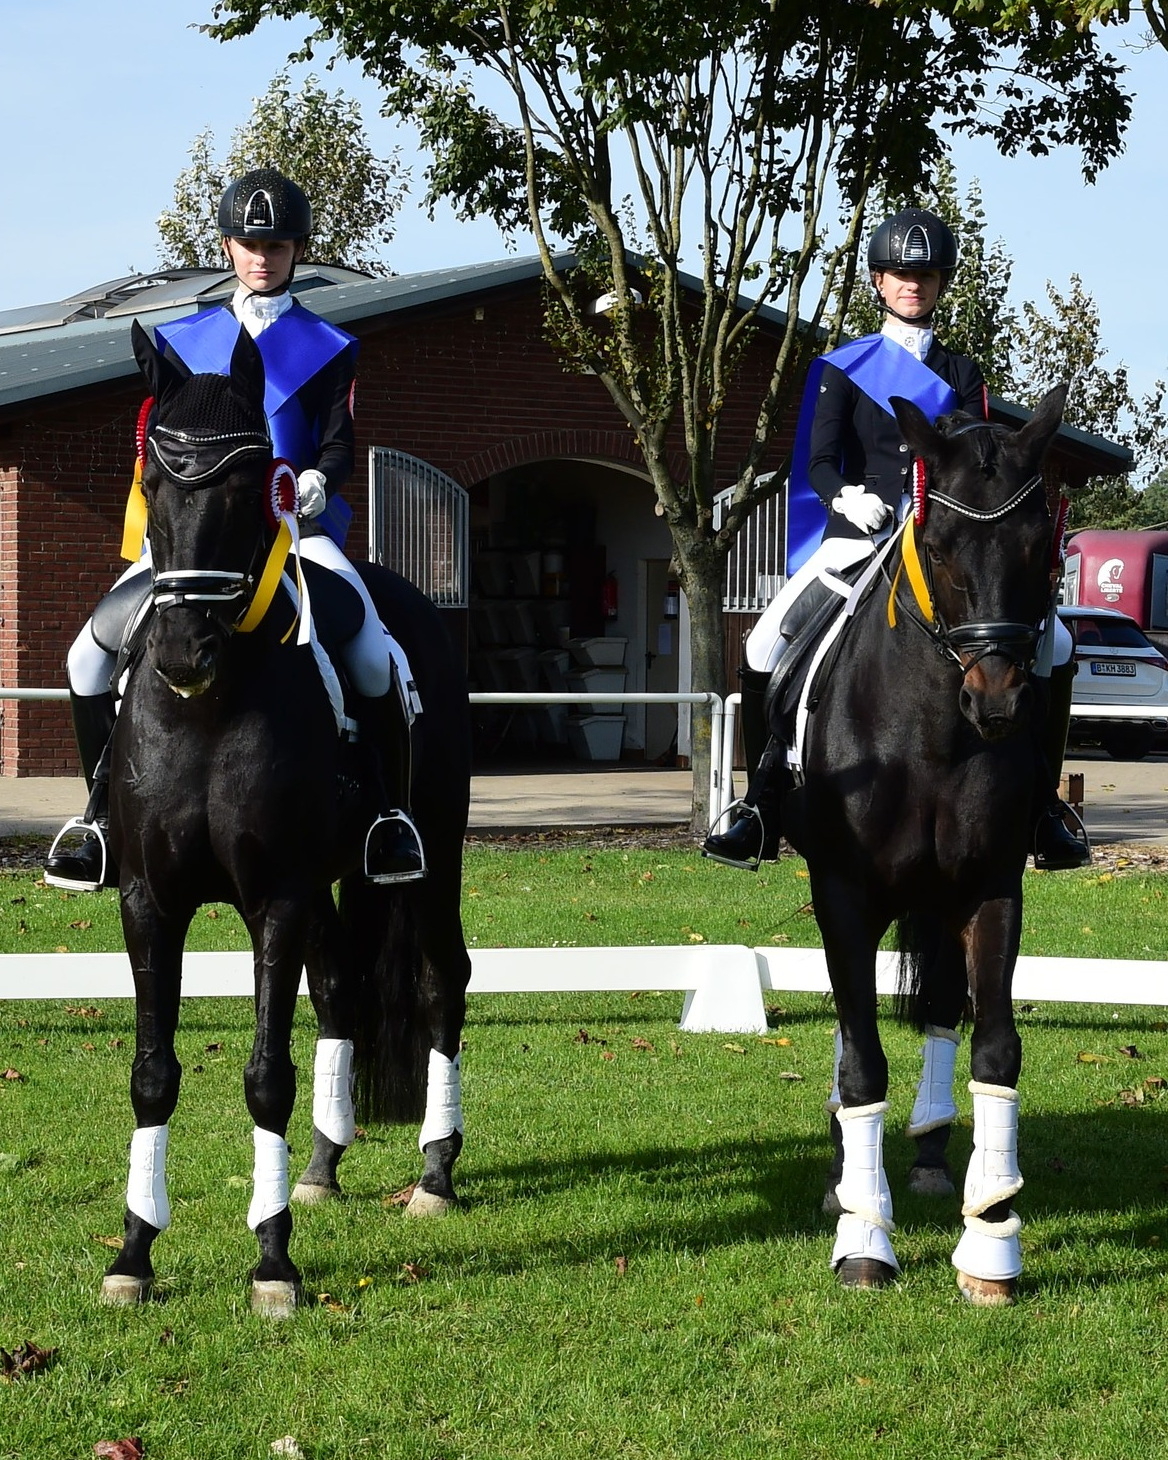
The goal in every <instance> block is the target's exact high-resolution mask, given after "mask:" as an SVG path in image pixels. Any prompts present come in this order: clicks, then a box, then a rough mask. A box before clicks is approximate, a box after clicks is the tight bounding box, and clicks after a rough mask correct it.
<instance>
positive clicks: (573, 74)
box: [210, 0, 1130, 822]
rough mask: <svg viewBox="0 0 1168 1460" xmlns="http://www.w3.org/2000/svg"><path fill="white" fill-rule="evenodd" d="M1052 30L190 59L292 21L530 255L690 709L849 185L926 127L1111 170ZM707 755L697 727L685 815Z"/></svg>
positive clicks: (660, 9) (1113, 104) (569, 31)
mask: <svg viewBox="0 0 1168 1460" xmlns="http://www.w3.org/2000/svg"><path fill="white" fill-rule="evenodd" d="M1059 14H1060V10H1059V0H1040V3H1039V6H1038V10H1037V17H1036V18H1028V19H1027V21H1026V23H1025V24H1024V25H1023V26H1020V27H1018V28H1016V29H1014V30H1011V31H1009V32H997V31H994V30H992V29H991V28H989V27H987V26H986V25H984V24H982V23H980V22H976V21H973V22H964V23H960V24H954V23H953V22H952V21H951V20H950V19H949V17H948V14H947V7H946V6H944V5H938V6H937V7H936V8H933V7H931V6H925V5H918V6H915V7H913V8H912V9H911V11H909V10H906V11H904V12H900V11H897V10H895V9H893V8H892V7H888V6H886V7H878V6H874V5H872V4H869V3H867V0H813V3H811V4H807V3H806V0H644V3H642V4H640V5H638V6H635V7H630V6H628V5H627V4H613V3H611V0H591V3H590V0H580V3H576V4H573V5H571V6H561V5H553V4H549V3H548V0H395V3H394V4H392V5H390V4H386V3H383V0H346V3H344V4H341V3H339V0H220V3H219V4H217V6H216V9H215V16H216V24H214V25H213V26H211V27H210V31H211V33H212V34H213V35H215V36H217V37H218V38H219V39H224V40H229V39H231V38H232V37H234V36H238V35H244V34H249V33H251V32H252V31H253V30H254V29H255V27H256V26H257V25H258V24H260V22H261V21H263V20H264V19H265V18H268V17H276V18H282V19H293V18H296V17H303V18H304V19H305V21H306V23H308V24H309V25H311V26H313V27H314V29H313V30H312V32H311V34H310V35H309V37H308V39H307V41H306V43H305V47H304V50H303V51H302V52H301V58H309V57H311V55H312V54H313V51H314V49H315V48H316V47H317V46H319V45H322V44H330V45H334V46H336V47H338V48H339V50H340V51H341V52H342V53H343V54H344V55H345V56H347V57H349V58H350V59H353V60H356V61H358V62H359V63H360V64H361V65H362V66H363V67H364V69H365V70H366V72H367V73H368V74H369V75H370V76H372V77H374V78H375V79H376V80H377V81H378V82H379V84H380V85H381V87H382V88H383V90H384V93H385V97H386V106H385V111H386V112H387V114H389V115H395V116H399V117H402V118H404V119H407V120H409V121H412V122H413V123H414V124H415V125H416V126H417V128H418V130H419V133H420V136H421V139H422V142H423V145H424V146H425V148H426V149H427V150H428V152H429V153H430V155H431V158H432V161H431V162H430V165H429V167H428V170H427V174H426V177H427V183H428V198H429V200H430V201H431V202H433V201H434V200H437V199H440V198H441V199H446V200H448V201H449V202H451V203H452V204H453V206H454V207H455V209H456V211H459V212H461V213H462V214H463V215H465V216H468V217H471V216H476V215H481V214H486V215H488V216H490V217H491V218H493V219H494V220H495V222H496V223H497V224H498V225H499V226H500V227H501V228H502V229H503V230H504V231H505V232H508V233H516V232H519V233H530V234H531V235H532V236H533V237H534V239H535V243H536V247H537V248H538V250H539V254H540V257H541V259H542V261H543V269H544V277H545V280H546V284H547V291H548V301H549V303H548V320H549V329H550V332H551V335H552V337H553V338H554V339H555V340H556V341H557V342H558V343H559V345H560V346H561V348H562V349H563V350H564V352H565V353H566V355H567V357H568V358H569V360H572V361H575V362H577V363H578V364H579V365H580V366H582V367H586V368H588V369H589V370H591V371H593V372H595V374H596V375H597V376H598V377H599V378H600V380H601V381H602V382H603V383H604V385H605V386H606V388H607V389H608V391H609V394H610V395H611V397H612V400H613V402H614V404H615V406H616V408H617V410H618V411H619V412H620V414H621V415H622V416H623V418H624V420H625V421H626V422H627V424H628V425H629V427H630V428H631V429H632V431H633V432H634V433H635V436H636V439H637V442H638V445H639V447H640V450H641V454H642V457H643V460H644V464H645V470H646V472H647V474H648V475H649V477H650V479H651V481H652V484H653V487H654V490H655V492H656V495H657V500H658V507H659V510H660V512H661V513H662V515H663V517H664V519H665V521H666V522H667V523H668V525H669V528H670V531H671V533H672V536H673V543H674V560H675V562H676V565H677V570H678V576H679V578H680V580H681V583H682V586H683V588H684V589H685V592H686V596H687V599H688V603H689V611H690V623H691V641H690V658H691V668H692V678H693V684H694V687H695V688H697V689H704V688H710V689H714V690H718V691H721V690H723V689H724V688H725V663H724V655H723V640H722V617H721V614H722V585H723V578H724V570H725V560H726V554H727V551H728V549H729V545H730V543H731V541H732V540H733V538H734V536H735V535H736V533H737V532H738V529H739V528H740V527H741V526H742V524H743V522H744V521H745V520H746V518H747V516H748V515H749V514H750V512H752V511H753V510H754V509H755V508H756V507H757V506H758V505H759V504H760V502H761V501H762V500H763V499H764V498H765V496H766V495H768V494H769V493H771V492H773V491H774V490H776V489H777V487H778V485H779V484H780V482H779V480H778V479H775V480H774V481H772V482H771V483H769V484H767V483H760V481H759V477H760V475H761V474H763V472H764V468H765V466H766V465H767V461H766V457H767V452H768V448H769V446H770V443H771V439H772V436H773V434H774V431H775V428H776V426H777V425H778V424H779V423H780V422H781V421H782V420H784V419H785V418H787V417H788V416H789V414H790V413H791V412H792V410H793V409H794V406H795V404H796V402H797V400H798V397H799V394H800V391H801V387H802V381H803V376H804V372H805V367H806V364H807V361H808V358H809V356H810V355H811V354H813V353H815V352H816V351H817V350H818V349H820V348H822V346H823V343H824V342H826V343H827V344H831V343H834V341H835V340H836V339H837V338H838V336H839V332H840V329H841V327H842V324H843V314H842V303H841V301H846V299H847V298H848V296H849V294H850V293H851V286H852V283H853V281H854V278H855V271H856V256H857V250H858V248H859V245H860V241H861V237H862V234H863V229H864V218H865V211H866V208H867V204H868V198H869V192H870V189H871V188H872V187H873V184H874V183H875V182H876V181H877V180H882V181H883V184H884V185H885V186H886V187H887V188H888V189H889V190H890V191H892V192H894V193H906V192H908V191H909V190H910V189H912V188H915V187H916V186H917V185H918V183H919V182H920V180H921V178H922V177H923V176H927V175H928V174H929V172H930V171H931V169H932V168H933V167H934V166H935V164H936V163H937V161H938V159H939V158H940V157H941V156H942V155H943V152H944V145H943V142H942V139H941V130H940V129H941V128H942V127H948V128H950V129H951V130H955V131H961V132H965V133H968V134H972V135H980V136H985V137H988V138H991V139H992V140H993V141H994V142H995V143H996V144H997V146H998V147H999V148H1000V149H1001V150H1002V151H1004V152H1006V153H1013V152H1017V151H1019V150H1029V151H1031V152H1034V153H1042V152H1044V151H1046V150H1048V149H1050V148H1052V147H1055V146H1059V145H1062V144H1063V143H1067V142H1073V143H1075V144H1077V145H1079V146H1080V147H1081V148H1082V149H1083V153H1084V168H1085V171H1086V173H1087V174H1088V176H1092V175H1094V172H1095V171H1096V170H1097V169H1098V168H1100V167H1102V166H1104V165H1105V164H1106V162H1107V160H1108V158H1110V157H1111V156H1113V155H1114V154H1115V152H1116V151H1117V150H1118V148H1119V146H1120V137H1121V134H1122V131H1123V127H1124V125H1125V124H1126V120H1127V117H1128V114H1129V111H1130V107H1129V103H1128V101H1127V98H1126V97H1125V96H1124V94H1123V93H1122V90H1121V88H1120V86H1119V79H1118V78H1119V68H1118V67H1117V66H1116V64H1115V63H1114V62H1113V61H1112V60H1111V58H1110V57H1107V56H1104V55H1102V54H1101V53H1100V51H1099V48H1098V47H1097V45H1096V43H1095V40H1094V38H1093V37H1091V36H1088V35H1081V34H1079V33H1077V32H1076V31H1074V30H1073V29H1072V30H1068V29H1067V27H1066V26H1064V25H1063V24H1062V23H1061V21H1060V19H1059ZM562 243H567V244H569V245H570V246H571V247H572V248H573V250H574V251H575V255H576V259H577V267H576V268H575V269H574V270H572V271H567V270H565V269H564V268H563V267H562V264H561V260H560V259H559V258H558V257H557V247H558V245H560V244H562ZM636 252H639V253H640V254H641V255H642V257H641V258H639V259H638V258H635V257H633V255H634V253H636ZM686 271H692V274H693V275H695V276H697V279H698V281H699V284H700V289H699V290H697V291H694V290H691V289H688V288H687V286H686V282H685V279H684V277H683V276H684V274H685V272H686ZM748 287H749V289H750V298H749V300H748V299H747V298H746V297H745V295H744V292H743V291H744V290H745V289H746V288H748ZM600 294H607V295H610V296H612V298H613V301H614V305H613V308H612V310H611V311H610V312H609V313H607V314H606V316H605V317H604V318H598V316H597V315H596V314H595V313H594V312H592V311H591V310H590V304H591V302H592V301H594V300H595V299H596V298H597V296H598V295H600ZM764 304H776V305H778V306H780V307H781V308H782V309H783V310H784V311H785V318H786V325H785V327H784V329H783V331H782V334H781V337H780V338H779V339H778V340H777V342H776V344H775V346H774V352H773V357H772V368H771V371H770V378H769V381H768V383H767V384H766V385H765V387H764V388H763V389H762V390H761V391H760V392H759V394H758V395H757V397H756V398H755V399H754V400H753V401H751V402H750V403H749V409H750V410H751V412H752V415H753V419H754V430H753V437H752V440H751V443H750V446H749V448H748V450H747V451H746V452H745V455H744V456H743V458H742V459H741V460H738V461H733V462H731V461H727V460H725V459H724V456H725V453H724V452H723V453H722V454H721V455H720V453H719V439H720V432H721V420H722V412H723V409H724V407H725V405H726V402H727V399H728V398H729V397H730V394H731V391H732V390H733V388H734V386H735V380H736V374H737V372H738V368H739V365H740V362H741V359H742V355H743V350H744V347H745V346H746V344H747V342H748V341H750V340H752V339H755V338H757V337H758V332H757V331H756V329H755V323H756V320H757V316H758V311H759V309H760V308H761V307H762V306H763V305H764ZM735 404H736V406H737V408H738V409H739V410H740V409H741V406H742V402H741V400H738V401H736V402H735ZM675 430H679V431H680V433H681V438H682V440H683V441H684V446H685V450H686V454H687V458H688V469H687V471H686V472H685V473H684V475H683V477H682V479H680V480H678V479H675V478H674V476H673V475H672V474H671V471H670V467H669V450H668V447H669V445H670V443H671V441H672V440H673V439H674V438H673V437H672V434H671V433H672V432H673V431H675ZM727 484H732V494H731V499H730V505H729V509H728V511H727V513H726V515H725V516H724V518H723V519H722V523H721V527H720V529H718V530H715V528H714V511H713V504H714V496H715V493H716V492H717V491H718V490H719V489H720V488H722V487H723V486H724V485H727ZM706 737H707V727H706V726H705V724H704V723H702V722H701V721H700V720H699V721H698V722H697V723H696V724H695V738H694V746H693V750H694V762H695V767H696V768H697V770H698V771H699V774H698V775H697V776H695V785H696V786H697V787H699V788H701V787H703V786H704V785H705V784H706V776H705V774H704V773H703V772H704V769H705V767H706V766H707V764H708V752H709V742H708V738H706ZM703 817H704V805H703V793H702V791H701V790H700V789H699V790H698V792H697V801H696V804H695V820H696V821H699V822H700V821H701V820H702V819H703Z"/></svg>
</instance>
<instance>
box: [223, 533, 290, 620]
mask: <svg viewBox="0 0 1168 1460" xmlns="http://www.w3.org/2000/svg"><path fill="white" fill-rule="evenodd" d="M291 547H292V529H291V528H290V527H289V526H288V517H287V514H285V515H284V517H282V518H281V520H280V528H279V531H278V532H277V533H276V540H275V542H274V543H273V544H272V550H271V552H269V553H268V561H267V562H266V563H265V564H264V571H263V572H262V573H261V574H260V581H259V586H258V587H257V588H256V591H255V593H254V595H253V596H252V600H251V604H250V606H249V608H248V610H247V612H246V613H245V614H244V616H243V618H241V619H240V621H239V623H238V624H237V625H236V632H237V633H240V634H250V633H251V631H252V629H254V628H255V627H256V625H257V624H258V623H259V622H260V620H261V619H262V618H263V616H264V614H265V613H267V611H268V609H269V608H270V607H271V605H272V599H273V598H275V596H276V589H277V588H278V587H279V586H280V577H281V575H282V574H283V572H284V563H285V562H286V561H287V558H288V553H289V551H290V550H291ZM298 576H299V573H298ZM291 632H292V630H291V629H289V630H288V633H289V634H290V633H291ZM285 638H287V634H286V635H285Z"/></svg>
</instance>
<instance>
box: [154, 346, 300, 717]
mask: <svg viewBox="0 0 1168 1460" xmlns="http://www.w3.org/2000/svg"><path fill="white" fill-rule="evenodd" d="M133 344H134V355H135V357H136V359H137V361H138V365H139V368H140V369H141V371H142V374H143V375H144V376H145V378H146V381H147V384H148V385H149V387H150V392H151V395H152V396H153V397H154V408H153V410H152V412H151V414H150V419H149V423H148V426H147V431H146V440H145V449H144V461H143V468H142V488H143V492H144V494H145V497H146V509H147V516H148V523H149V534H150V548H151V554H152V557H153V567H154V581H153V589H152V592H153V597H154V604H155V607H156V609H157V610H158V612H157V615H156V618H155V622H154V626H153V628H152V630H151V632H150V635H149V638H148V640H147V644H146V654H147V658H148V659H149V661H150V663H151V665H152V667H153V668H154V670H155V672H156V673H157V674H159V675H160V676H161V677H162V679H163V680H165V682H166V683H167V684H168V685H169V686H170V688H171V689H172V690H174V692H175V693H176V694H178V695H181V696H183V698H189V697H191V696H192V695H198V694H202V693H203V692H204V691H205V690H206V689H208V688H209V687H210V685H211V684H212V682H213V681H214V678H215V673H216V669H217V665H218V661H219V656H220V652H221V650H222V648H223V646H224V644H225V643H226V642H227V640H228V638H229V637H230V635H231V632H232V630H233V629H234V627H235V625H236V623H237V622H238V620H239V618H240V616H241V614H242V613H243V611H244V610H245V609H246V607H247V603H248V601H249V599H250V596H251V592H252V590H253V588H254V582H255V573H256V567H257V563H258V562H260V561H261V560H262V553H263V551H264V549H265V547H266V545H267V533H266V527H265V517H264V513H263V510H262V502H263V496H264V488H265V483H266V481H267V477H268V472H269V469H270V467H271V462H272V442H271V437H270V434H269V431H268V424H267V419H266V417H265V415H264V405H263V401H264V368H263V361H262V360H261V358H260V353H259V351H258V349H257V348H256V346H255V342H254V341H253V340H252V339H251V337H250V336H249V335H248V334H247V332H246V331H245V330H240V332H239V339H238V341H237V343H236V345H235V349H234V351H233V353H232V356H231V369H230V374H228V375H196V374H193V373H192V372H191V371H189V370H188V369H187V368H186V367H185V366H184V365H183V364H182V363H181V362H179V361H177V360H175V359H173V358H170V357H167V356H164V355H163V354H162V353H161V352H160V351H159V350H158V349H157V348H156V347H155V345H154V342H153V341H152V340H151V338H150V336H149V335H148V334H147V333H146V331H145V330H144V329H142V327H141V326H140V325H139V324H138V323H137V322H136V321H135V324H134V327H133Z"/></svg>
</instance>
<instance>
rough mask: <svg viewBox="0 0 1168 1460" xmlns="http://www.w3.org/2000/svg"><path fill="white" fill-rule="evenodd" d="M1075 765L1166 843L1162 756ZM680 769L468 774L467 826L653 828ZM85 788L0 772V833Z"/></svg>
mask: <svg viewBox="0 0 1168 1460" xmlns="http://www.w3.org/2000/svg"><path fill="white" fill-rule="evenodd" d="M1065 769H1066V770H1068V771H1078V772H1081V773H1082V775H1083V777H1084V783H1085V791H1086V822H1087V829H1088V831H1089V832H1090V834H1091V838H1092V840H1093V841H1096V842H1099V843H1101V844H1106V843H1116V842H1128V843H1133V844H1141V843H1143V844H1151V845H1168V757H1166V756H1159V755H1157V756H1150V757H1149V758H1148V759H1147V760H1143V761H1118V760H1111V759H1110V758H1109V757H1107V756H1105V755H1104V754H1103V753H1102V752H1101V751H1096V752H1091V751H1087V752H1084V753H1083V754H1081V755H1077V756H1075V757H1074V758H1072V759H1070V760H1068V762H1067V765H1066V767H1065ZM691 787H692V779H691V776H690V773H689V772H688V771H677V770H659V769H657V768H655V767H648V768H645V767H639V766H631V765H619V766H611V767H607V768H606V769H604V770H592V769H589V768H587V767H581V768H580V769H575V768H572V767H566V768H564V769H562V770H561V769H556V770H547V771H537V772H521V773H516V774H513V773H503V772H500V773H494V772H488V773H485V774H482V775H476V776H475V777H474V780H473V782H472V784H471V816H470V825H471V830H472V831H475V832H491V831H493V832H503V831H534V830H550V829H554V828H555V827H559V826H613V825H615V826H663V825H670V824H673V825H677V824H682V823H685V822H687V821H688V820H689V814H690V797H691ZM85 799H86V797H85V786H84V783H83V782H82V781H80V780H74V779H72V778H57V779H50V778H40V777H29V778H7V777H6V778H2V779H0V836H12V835H15V834H18V833H36V834H39V835H42V836H47V835H51V834H52V833H53V832H55V831H56V830H57V829H58V828H59V827H60V826H61V824H62V822H64V821H65V820H66V819H67V818H68V817H69V816H73V815H77V814H78V813H80V812H81V811H82V810H83V809H84V806H85Z"/></svg>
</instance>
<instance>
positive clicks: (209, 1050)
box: [203, 1044, 223, 1054]
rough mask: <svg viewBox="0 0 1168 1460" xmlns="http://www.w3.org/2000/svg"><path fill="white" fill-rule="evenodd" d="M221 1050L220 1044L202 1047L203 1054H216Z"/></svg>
mask: <svg viewBox="0 0 1168 1460" xmlns="http://www.w3.org/2000/svg"><path fill="white" fill-rule="evenodd" d="M222 1048H223V1046H222V1044H207V1045H204V1046H203V1053H204V1054H218V1053H219V1051H220V1050H221V1049H222Z"/></svg>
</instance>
